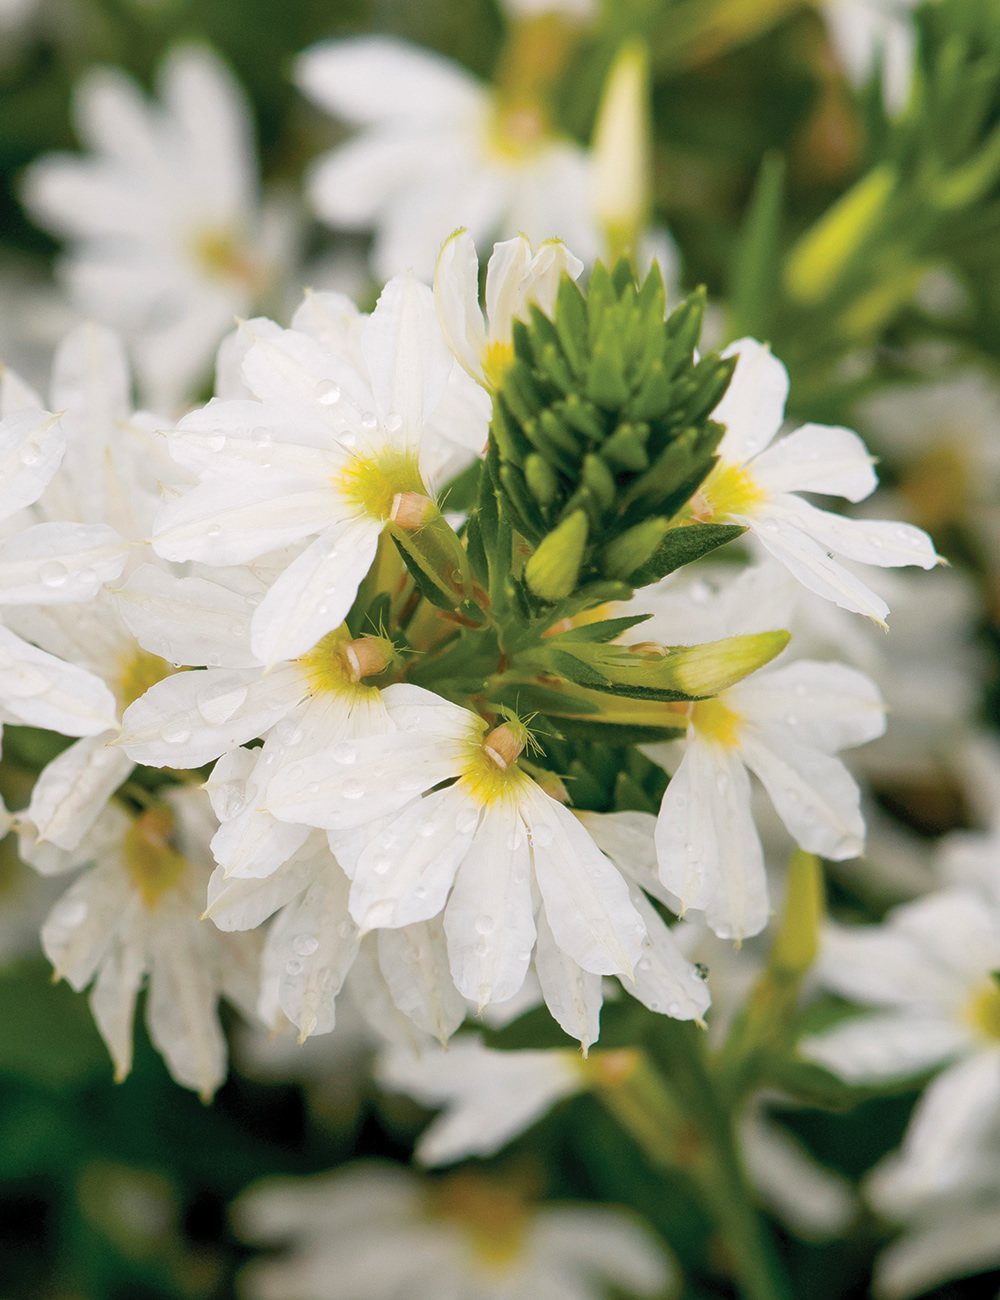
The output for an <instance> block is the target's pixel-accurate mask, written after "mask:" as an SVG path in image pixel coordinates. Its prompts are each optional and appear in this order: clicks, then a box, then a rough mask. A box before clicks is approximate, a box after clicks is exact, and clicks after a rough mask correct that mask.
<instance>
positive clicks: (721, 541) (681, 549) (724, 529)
mask: <svg viewBox="0 0 1000 1300" xmlns="http://www.w3.org/2000/svg"><path fill="white" fill-rule="evenodd" d="M745 532H746V529H745V528H743V527H741V526H740V525H739V524H688V525H687V526H685V527H683V528H672V529H671V530H670V532H669V533H667V535H666V537H664V539H663V541H662V542H661V543H660V545H659V546H658V547H657V548H656V550H655V551H654V552H653V554H652V555H651V556H650V558H649V559H648V560H647V561H646V563H645V564H644V565H643V566H642V568H640V569H637V570H636V571H635V573H633V574H631V575H630V576H629V579H628V581H629V584H630V585H631V586H633V587H645V586H647V585H648V584H649V583H651V582H659V580H660V579H661V578H665V577H666V575H667V574H668V573H673V572H674V571H675V570H676V569H680V568H682V567H683V566H684V565H685V564H692V563H693V562H694V561H695V560H700V559H701V557H702V556H703V555H708V553H709V552H710V551H714V550H715V549H716V547H717V546H724V545H725V544H726V543H727V542H732V541H735V540H736V538H737V537H740V536H741V535H742V534H743V533H745Z"/></svg>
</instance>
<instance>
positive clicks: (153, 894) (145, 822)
mask: <svg viewBox="0 0 1000 1300" xmlns="http://www.w3.org/2000/svg"><path fill="white" fill-rule="evenodd" d="M173 834H174V818H173V815H172V814H171V812H170V810H169V809H168V808H166V807H165V806H164V805H163V804H157V805H155V806H154V807H152V808H147V809H146V811H145V812H142V813H140V814H139V816H138V817H136V819H135V821H133V823H132V825H131V826H130V827H129V829H128V830H127V831H126V833H125V841H124V858H125V866H126V868H127V870H128V873H129V875H130V876H131V878H132V883H133V884H134V885H135V886H136V888H137V889H138V891H139V893H140V894H141V895H142V901H143V902H144V903H145V905H146V906H147V907H148V908H150V909H152V908H154V907H156V906H157V905H158V904H159V902H160V900H161V899H162V898H163V896H164V894H166V893H168V892H169V891H170V890H171V889H173V888H175V886H176V885H177V884H178V883H179V882H180V880H181V879H182V877H183V876H184V873H185V872H186V870H187V861H186V860H185V858H184V857H183V856H182V855H181V854H180V853H178V851H177V850H176V848H174V846H173V843H172V842H171V841H172V836H173Z"/></svg>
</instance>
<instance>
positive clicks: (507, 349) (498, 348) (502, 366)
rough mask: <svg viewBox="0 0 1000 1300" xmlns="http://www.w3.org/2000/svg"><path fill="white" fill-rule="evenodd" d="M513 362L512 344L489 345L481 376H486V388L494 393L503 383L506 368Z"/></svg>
mask: <svg viewBox="0 0 1000 1300" xmlns="http://www.w3.org/2000/svg"><path fill="white" fill-rule="evenodd" d="M513 360H514V344H513V343H491V344H490V345H489V347H488V348H487V349H486V356H485V357H484V358H483V374H484V375H485V376H486V383H487V385H488V387H489V388H491V389H492V390H493V391H494V392H496V390H497V389H498V388H499V387H500V385H501V384H502V383H503V377H504V375H505V374H506V373H507V367H508V366H509V365H510V363H511V362H512V361H513Z"/></svg>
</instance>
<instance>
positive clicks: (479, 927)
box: [473, 912, 496, 934]
mask: <svg viewBox="0 0 1000 1300" xmlns="http://www.w3.org/2000/svg"><path fill="white" fill-rule="evenodd" d="M495 925H496V922H495V921H494V920H493V917H492V916H487V915H486V913H485V912H484V913H483V914H482V915H481V916H477V917H476V919H475V921H474V922H473V929H474V930H475V932H476V934H490V933H491V932H492V930H493V927H494V926H495Z"/></svg>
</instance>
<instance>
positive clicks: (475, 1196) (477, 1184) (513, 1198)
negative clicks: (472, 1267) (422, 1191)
mask: <svg viewBox="0 0 1000 1300" xmlns="http://www.w3.org/2000/svg"><path fill="white" fill-rule="evenodd" d="M427 1212H428V1214H429V1215H430V1217H431V1218H434V1219H444V1220H447V1221H449V1222H451V1223H453V1224H455V1225H456V1226H457V1227H459V1228H460V1229H461V1231H462V1233H463V1235H464V1236H465V1239H466V1241H467V1242H468V1244H469V1245H470V1246H471V1247H472V1251H473V1254H474V1256H475V1258H476V1260H477V1262H478V1263H479V1264H480V1265H483V1266H485V1267H486V1268H487V1269H489V1270H502V1269H505V1268H509V1267H510V1266H511V1265H513V1264H514V1263H515V1262H516V1261H517V1259H518V1258H519V1256H520V1255H521V1253H522V1250H523V1248H524V1236H525V1228H526V1227H527V1225H528V1222H529V1220H530V1218H531V1207H530V1205H529V1204H528V1201H527V1197H526V1194H525V1189H523V1188H522V1187H520V1186H518V1185H517V1184H515V1183H514V1182H513V1181H512V1180H511V1179H503V1180H501V1179H500V1178H496V1177H493V1178H490V1177H488V1176H487V1175H486V1174H478V1173H464V1172H463V1173H459V1174H452V1175H451V1176H450V1177H449V1178H442V1179H440V1180H439V1181H438V1182H436V1183H434V1184H432V1185H431V1188H430V1191H429V1193H428V1204H427Z"/></svg>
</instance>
